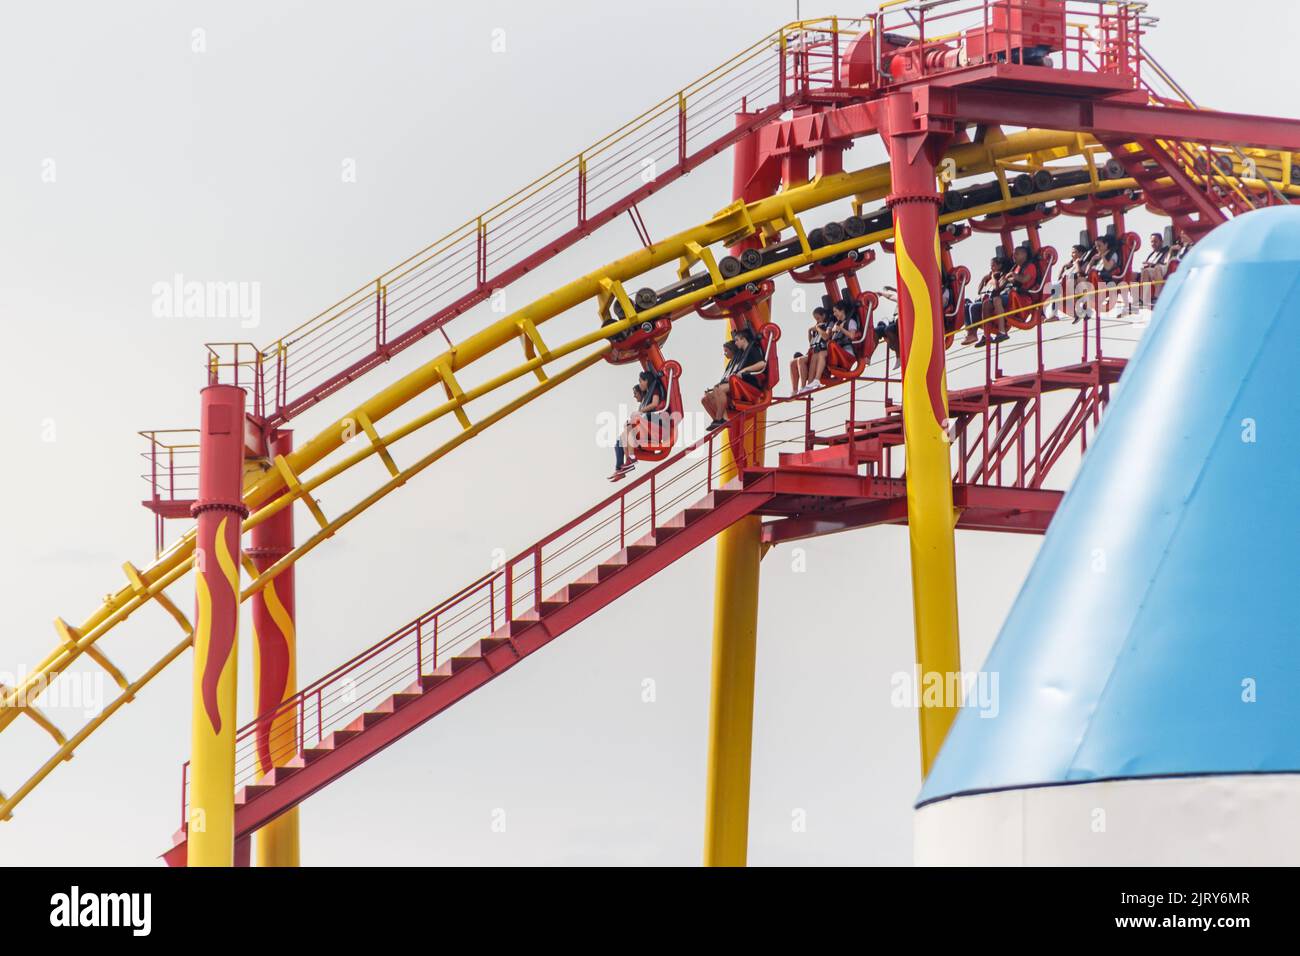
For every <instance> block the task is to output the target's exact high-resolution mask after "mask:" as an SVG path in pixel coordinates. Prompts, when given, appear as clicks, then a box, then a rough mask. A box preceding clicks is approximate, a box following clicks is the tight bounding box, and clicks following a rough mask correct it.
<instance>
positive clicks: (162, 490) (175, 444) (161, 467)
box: [138, 428, 199, 506]
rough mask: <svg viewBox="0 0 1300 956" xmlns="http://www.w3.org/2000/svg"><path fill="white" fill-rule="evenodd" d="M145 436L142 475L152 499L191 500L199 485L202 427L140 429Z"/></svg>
mask: <svg viewBox="0 0 1300 956" xmlns="http://www.w3.org/2000/svg"><path fill="white" fill-rule="evenodd" d="M138 434H139V435H140V437H141V438H143V439H144V440H145V443H146V447H145V450H144V451H142V452H140V457H141V458H143V459H144V461H145V470H144V472H143V473H142V474H141V475H140V477H141V478H142V479H144V481H145V483H146V484H148V486H149V499H148V500H150V501H152V502H155V503H157V504H158V505H159V506H162V505H165V504H167V503H170V502H176V501H190V500H193V498H194V496H195V495H196V494H197V493H198V486H199V430H198V429H197V428H161V429H154V430H151V431H142V432H139V433H138Z"/></svg>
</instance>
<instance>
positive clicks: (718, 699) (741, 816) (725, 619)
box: [704, 305, 768, 866]
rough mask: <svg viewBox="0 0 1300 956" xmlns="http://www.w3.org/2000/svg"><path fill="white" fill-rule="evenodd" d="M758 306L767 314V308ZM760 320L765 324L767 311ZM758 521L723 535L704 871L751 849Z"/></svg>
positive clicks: (735, 862)
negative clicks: (750, 793)
mask: <svg viewBox="0 0 1300 956" xmlns="http://www.w3.org/2000/svg"><path fill="white" fill-rule="evenodd" d="M760 308H761V310H762V312H763V313H766V312H767V309H768V307H767V306H766V305H764V306H761V307H760ZM763 317H764V319H766V315H765V314H764V316H763ZM764 434H765V422H764V421H763V416H762V415H759V416H758V423H757V426H756V428H755V431H754V437H753V441H754V442H755V446H756V448H757V454H758V455H759V460H760V461H761V456H762V448H763V441H764ZM723 446H724V448H723V452H722V469H721V472H720V475H719V477H720V483H721V482H725V481H729V480H731V479H732V478H734V477H735V475H736V467H735V462H734V460H733V459H732V455H731V448H730V446H729V443H727V442H724V443H723ZM761 524H762V521H761V519H760V518H759V517H758V516H757V515H750V516H748V517H746V518H742V519H741V520H740V521H739V522H737V523H736V524H734V525H732V526H731V527H730V528H727V529H726V530H725V531H723V532H722V533H721V534H720V535H718V543H717V570H716V572H715V573H716V575H717V577H716V582H715V585H714V596H713V673H712V679H711V682H710V694H709V773H708V791H707V794H706V797H705V800H706V804H705V824H704V865H705V866H744V865H745V860H746V855H747V852H748V849H749V767H750V756H751V753H752V749H753V747H752V745H753V737H754V668H755V663H756V661H757V650H758V577H759V559H760V558H761V556H762V550H761V549H762V543H761V541H760V539H759V533H760V531H761Z"/></svg>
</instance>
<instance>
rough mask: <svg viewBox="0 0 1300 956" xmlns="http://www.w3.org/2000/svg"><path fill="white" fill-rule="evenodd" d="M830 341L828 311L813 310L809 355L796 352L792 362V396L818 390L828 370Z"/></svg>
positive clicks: (820, 308) (822, 309)
mask: <svg viewBox="0 0 1300 956" xmlns="http://www.w3.org/2000/svg"><path fill="white" fill-rule="evenodd" d="M829 339H830V323H829V321H828V318H827V314H826V310H825V309H824V308H822V307H821V306H818V307H817V308H815V309H813V322H812V325H811V326H810V327H809V328H808V354H807V355H804V354H803V353H802V352H796V353H794V358H793V359H791V360H790V378H791V379H793V381H794V391H793V392H791V394H792V395H798V394H799V393H800V392H803V391H806V390H807V389H810V388H816V387H817V383H819V382H820V381H821V377H822V372H824V371H825V370H826V343H827V342H828V341H829Z"/></svg>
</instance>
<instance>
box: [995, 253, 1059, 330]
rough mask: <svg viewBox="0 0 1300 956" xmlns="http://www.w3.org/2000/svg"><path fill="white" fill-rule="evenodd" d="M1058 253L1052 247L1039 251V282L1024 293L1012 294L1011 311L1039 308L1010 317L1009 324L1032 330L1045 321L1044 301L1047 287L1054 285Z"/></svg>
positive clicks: (1008, 317)
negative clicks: (1053, 277) (1034, 306)
mask: <svg viewBox="0 0 1300 956" xmlns="http://www.w3.org/2000/svg"><path fill="white" fill-rule="evenodd" d="M1056 260H1057V253H1056V250H1055V249H1054V248H1052V247H1051V246H1043V248H1042V249H1040V250H1038V281H1037V282H1036V283H1034V285H1033V286H1032V287H1030V288H1028V289H1025V290H1024V291H1023V292H1013V293H1011V309H1012V311H1013V312H1014V311H1015V310H1017V309H1027V308H1029V307H1030V306H1032V305H1036V306H1038V308H1036V309H1033V310H1031V311H1028V312H1020V313H1018V314H1016V315H1008V316H1007V322H1008V323H1010V324H1011V325H1013V326H1014V327H1016V328H1017V329H1032V328H1033V327H1034V326H1035V325H1037V324H1038V323H1039V322H1042V321H1043V306H1042V304H1043V299H1044V298H1046V296H1047V287H1048V286H1049V285H1051V283H1052V270H1054V269H1055V268H1056Z"/></svg>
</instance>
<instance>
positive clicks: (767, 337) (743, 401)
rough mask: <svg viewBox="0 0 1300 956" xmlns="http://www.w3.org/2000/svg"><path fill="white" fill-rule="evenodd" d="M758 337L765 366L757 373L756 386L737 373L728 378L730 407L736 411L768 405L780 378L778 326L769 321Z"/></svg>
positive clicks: (779, 335) (747, 410) (779, 334)
mask: <svg viewBox="0 0 1300 956" xmlns="http://www.w3.org/2000/svg"><path fill="white" fill-rule="evenodd" d="M758 337H759V342H760V344H761V345H762V348H763V358H764V360H765V361H766V362H767V367H766V368H765V369H764V370H763V371H762V372H761V373H760V374H759V376H758V378H759V384H758V386H757V387H755V386H754V385H751V384H749V383H748V382H746V381H745V380H744V379H742V378H741V377H740V376H739V375H733V376H731V378H730V379H728V382H729V383H730V386H731V387H730V395H731V399H730V404H731V409H732V410H733V411H736V412H751V411H754V410H756V409H759V408H764V407H766V406H767V405H770V404H771V403H772V391H773V389H775V388H776V386H777V385H778V384H779V382H780V380H781V365H780V362H779V361H778V360H777V355H776V343H777V342H778V341H779V340H780V338H781V329H780V327H779V326H777V325H775V324H773V323H771V322H769V323H768V324H767V325H765V326H763V328H762V330H761V331H760V332H759V333H758Z"/></svg>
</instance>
